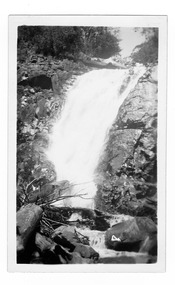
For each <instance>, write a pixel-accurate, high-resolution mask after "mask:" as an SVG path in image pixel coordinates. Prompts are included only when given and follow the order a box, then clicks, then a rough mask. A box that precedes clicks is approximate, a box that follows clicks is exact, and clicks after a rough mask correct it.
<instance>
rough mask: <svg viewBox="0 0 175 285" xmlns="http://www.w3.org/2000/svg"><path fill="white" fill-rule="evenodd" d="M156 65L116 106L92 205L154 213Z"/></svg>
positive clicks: (136, 212) (131, 211)
mask: <svg viewBox="0 0 175 285" xmlns="http://www.w3.org/2000/svg"><path fill="white" fill-rule="evenodd" d="M157 93H158V86H157V66H154V67H152V68H150V69H147V72H146V73H145V74H144V76H143V77H142V78H140V79H139V82H138V83H137V85H136V87H135V88H134V90H132V91H131V92H130V94H129V95H128V97H127V98H126V99H125V101H124V103H123V104H122V106H121V107H120V109H119V112H118V115H117V117H116V120H115V121H114V123H113V125H112V127H111V129H110V130H109V133H108V136H107V139H106V143H105V146H104V150H103V155H102V156H101V159H100V161H99V164H98V167H97V170H96V176H97V178H96V184H97V187H98V191H97V196H96V207H97V208H98V209H100V210H102V211H107V212H110V213H116V212H119V213H124V214H130V215H133V216H147V217H150V218H152V219H153V220H154V221H156V216H157V186H156V182H157V154H156V149H157Z"/></svg>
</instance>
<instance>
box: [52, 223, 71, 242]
mask: <svg viewBox="0 0 175 285" xmlns="http://www.w3.org/2000/svg"><path fill="white" fill-rule="evenodd" d="M56 236H61V237H64V238H65V239H66V240H67V241H69V242H71V243H72V242H76V234H75V227H74V226H60V227H59V228H57V229H56V230H55V231H54V233H53V234H52V238H53V239H55V238H56Z"/></svg>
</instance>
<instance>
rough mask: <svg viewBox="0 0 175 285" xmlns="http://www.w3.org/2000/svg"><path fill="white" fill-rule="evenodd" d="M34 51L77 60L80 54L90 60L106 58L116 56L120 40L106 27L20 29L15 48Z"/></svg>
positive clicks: (29, 27)
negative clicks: (68, 56)
mask: <svg viewBox="0 0 175 285" xmlns="http://www.w3.org/2000/svg"><path fill="white" fill-rule="evenodd" d="M26 45H27V47H28V48H35V51H36V52H37V53H43V54H44V55H52V56H56V57H66V56H67V55H68V54H72V55H74V56H75V57H76V55H78V54H79V53H80V52H84V53H85V54H87V55H90V56H98V57H102V58H108V57H110V56H111V55H113V54H115V53H118V52H119V51H120V48H119V40H118V39H117V37H116V36H115V35H113V34H112V33H111V32H110V29H109V28H107V27H78V26H77V27H74V26H59V27H57V26H53V27H52V26H36V27H35V26H20V27H18V48H19V49H22V48H24V47H26Z"/></svg>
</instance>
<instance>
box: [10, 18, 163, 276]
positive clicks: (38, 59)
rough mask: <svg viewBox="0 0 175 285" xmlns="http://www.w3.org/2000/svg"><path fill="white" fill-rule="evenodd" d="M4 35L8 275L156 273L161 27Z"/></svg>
mask: <svg viewBox="0 0 175 285" xmlns="http://www.w3.org/2000/svg"><path fill="white" fill-rule="evenodd" d="M9 23H10V30H9V32H10V33H9V37H10V41H9V58H10V59H11V61H10V62H11V64H12V65H11V69H10V70H9V72H10V75H9V84H10V89H9V91H11V92H12V93H13V99H14V101H13V102H9V104H10V107H9V123H10V127H11V129H12V132H11V135H12V139H11V141H10V157H11V158H10V159H11V162H12V163H11V165H10V166H11V167H13V169H11V171H10V173H9V175H10V183H9V194H8V195H10V197H11V198H10V200H9V203H10V205H11V206H10V205H9V207H10V215H9V216H10V217H9V218H11V219H12V222H10V223H11V225H12V227H11V228H10V231H11V234H10V233H9V235H10V237H9V257H8V258H9V260H8V262H9V265H10V267H11V268H15V269H14V271H26V272H27V271H30V272H39V271H42V272H45V271H47V270H51V271H53V272H54V271H58V272H59V271H60V272H61V271H62V270H64V271H67V272H69V271H72V270H74V268H75V267H74V266H75V265H77V266H78V267H76V268H78V269H76V271H81V270H82V269H81V268H82V267H83V268H84V266H86V268H87V271H91V270H93V271H94V270H97V271H98V270H101V268H104V271H105V270H106V271H108V270H109V271H110V268H113V269H112V270H113V271H115V269H114V268H116V271H117V270H118V269H117V268H118V266H123V268H124V269H123V270H125V268H127V269H128V267H129V268H130V269H129V270H130V271H132V270H134V271H136V270H137V269H135V268H139V269H138V270H143V271H156V268H158V267H159V266H160V267H161V268H163V267H164V263H165V260H164V259H165V256H164V252H165V237H164V236H165V232H164V228H165V121H166V120H165V116H166V109H165V108H166V68H165V66H166V45H167V42H166V17H165V16H152V17H147V16H142V17H137V16H127V17H124V16H123V17H122V16H121V17H120V16H113V17H112V16H102V17H100V16H99V17H98V16H94V17H92V16H86V17H78V16H67V17H66V16H62V17H61V16H55V17H51V16H50V17H44V16H42V17H41V16H40V17H36V16H35V17H34V16H33V17H32V16H23V17H22V16H21V17H20V16H11V17H9ZM12 148H13V151H12ZM14 168H15V169H14ZM12 188H13V189H12ZM15 188H16V190H15ZM12 192H13V194H12V196H11V193H12ZM10 253H11V255H10ZM12 265H13V266H12ZM23 266H24V268H23ZM101 266H103V267H101ZM131 266H132V267H131ZM139 266H140V267H139ZM72 268H73V269H72ZM94 268H95V269H94ZM120 268H121V267H120ZM147 268H148V269H147ZM119 270H120V269H119ZM12 271H13V270H12Z"/></svg>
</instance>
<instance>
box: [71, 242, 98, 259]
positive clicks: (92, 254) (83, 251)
mask: <svg viewBox="0 0 175 285" xmlns="http://www.w3.org/2000/svg"><path fill="white" fill-rule="evenodd" d="M74 245H76V247H75V249H74V252H78V253H79V254H80V255H81V257H83V258H93V259H98V257H99V254H98V252H96V251H95V250H94V249H93V248H92V247H91V246H88V245H84V244H81V243H77V244H74Z"/></svg>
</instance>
